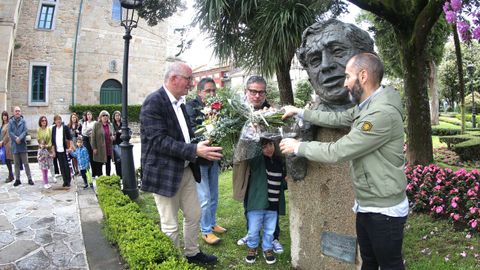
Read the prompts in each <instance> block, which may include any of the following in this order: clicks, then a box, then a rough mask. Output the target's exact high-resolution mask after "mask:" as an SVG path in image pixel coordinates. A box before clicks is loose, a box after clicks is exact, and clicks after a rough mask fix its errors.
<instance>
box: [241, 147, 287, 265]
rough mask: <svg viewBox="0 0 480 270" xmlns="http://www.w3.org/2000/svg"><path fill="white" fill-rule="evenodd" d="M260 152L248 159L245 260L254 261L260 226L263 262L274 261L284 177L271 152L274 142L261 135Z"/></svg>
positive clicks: (281, 166)
mask: <svg viewBox="0 0 480 270" xmlns="http://www.w3.org/2000/svg"><path fill="white" fill-rule="evenodd" d="M261 145H262V155H259V156H257V157H255V158H253V159H251V160H249V163H250V170H251V171H250V179H249V183H248V191H247V199H246V209H247V220H248V236H247V246H248V253H247V257H246V258H245V261H246V262H248V263H254V262H255V259H256V254H257V247H258V246H259V242H260V231H261V229H262V227H263V236H262V250H263V256H264V257H265V261H266V263H267V264H273V263H275V262H276V258H275V253H274V252H273V238H274V237H273V232H274V231H275V226H276V223H277V219H278V210H279V207H280V206H283V207H284V206H285V205H284V204H285V202H284V196H283V182H284V178H285V174H284V166H283V162H282V160H281V159H280V158H278V157H276V156H275V155H274V153H275V144H274V142H273V141H271V140H267V139H262V140H261Z"/></svg>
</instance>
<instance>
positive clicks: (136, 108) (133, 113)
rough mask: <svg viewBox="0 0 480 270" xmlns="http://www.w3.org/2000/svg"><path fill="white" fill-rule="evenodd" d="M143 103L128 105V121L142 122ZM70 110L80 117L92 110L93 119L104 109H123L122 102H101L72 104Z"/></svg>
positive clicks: (112, 110) (110, 110) (111, 110)
mask: <svg viewBox="0 0 480 270" xmlns="http://www.w3.org/2000/svg"><path fill="white" fill-rule="evenodd" d="M141 108H142V105H128V121H131V122H140V121H139V120H140V109H141ZM69 110H70V112H75V113H77V115H79V116H80V117H81V116H82V114H83V112H85V111H91V112H92V115H93V119H97V116H98V115H99V114H100V112H101V111H102V110H106V111H107V112H109V113H110V115H112V114H113V112H114V111H119V112H121V111H122V105H121V104H100V105H81V104H76V105H70V107H69Z"/></svg>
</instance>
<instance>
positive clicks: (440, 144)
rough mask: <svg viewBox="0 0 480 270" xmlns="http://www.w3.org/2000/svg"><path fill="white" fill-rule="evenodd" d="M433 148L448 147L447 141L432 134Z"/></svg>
mask: <svg viewBox="0 0 480 270" xmlns="http://www.w3.org/2000/svg"><path fill="white" fill-rule="evenodd" d="M432 145H433V148H440V147H447V144H446V143H443V142H440V139H439V136H432Z"/></svg>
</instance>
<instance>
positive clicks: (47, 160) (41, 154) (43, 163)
mask: <svg viewBox="0 0 480 270" xmlns="http://www.w3.org/2000/svg"><path fill="white" fill-rule="evenodd" d="M38 146H39V148H38V153H37V159H38V166H39V167H40V170H41V171H42V176H43V184H44V185H43V187H44V188H46V189H48V188H51V186H50V184H48V170H49V169H50V167H51V166H52V165H53V158H52V156H51V155H50V152H49V151H48V149H47V144H46V143H45V140H39V141H38Z"/></svg>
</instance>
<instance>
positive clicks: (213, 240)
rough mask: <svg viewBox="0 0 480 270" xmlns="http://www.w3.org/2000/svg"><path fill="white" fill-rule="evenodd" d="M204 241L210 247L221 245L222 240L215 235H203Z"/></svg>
mask: <svg viewBox="0 0 480 270" xmlns="http://www.w3.org/2000/svg"><path fill="white" fill-rule="evenodd" d="M202 239H203V240H204V241H205V242H206V243H207V244H209V245H216V244H218V243H220V240H221V239H220V238H218V237H217V236H216V235H215V234H213V233H209V234H204V235H202Z"/></svg>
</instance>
